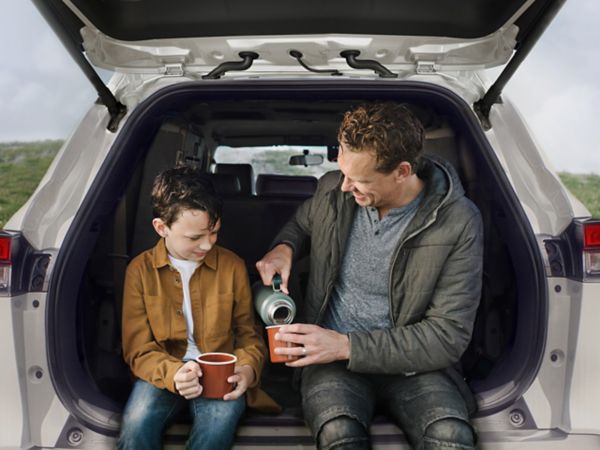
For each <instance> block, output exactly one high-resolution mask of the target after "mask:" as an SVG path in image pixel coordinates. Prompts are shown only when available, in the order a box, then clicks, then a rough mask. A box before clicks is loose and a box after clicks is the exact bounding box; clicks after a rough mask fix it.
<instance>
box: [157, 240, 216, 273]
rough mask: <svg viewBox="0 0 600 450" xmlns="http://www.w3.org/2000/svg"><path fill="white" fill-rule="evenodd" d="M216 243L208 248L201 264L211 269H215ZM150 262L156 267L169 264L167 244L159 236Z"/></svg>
mask: <svg viewBox="0 0 600 450" xmlns="http://www.w3.org/2000/svg"><path fill="white" fill-rule="evenodd" d="M216 247H217V246H216V245H215V246H214V247H213V248H211V249H210V251H209V252H208V253H207V254H206V257H205V258H204V261H202V264H203V265H206V266H208V267H209V268H211V269H212V270H217V249H216ZM152 264H153V265H154V267H155V268H156V269H159V268H161V267H164V266H168V265H169V252H167V246H166V245H165V238H160V240H159V241H158V243H157V244H156V246H155V247H154V252H153V255H152Z"/></svg>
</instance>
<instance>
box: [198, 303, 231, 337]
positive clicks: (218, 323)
mask: <svg viewBox="0 0 600 450" xmlns="http://www.w3.org/2000/svg"><path fill="white" fill-rule="evenodd" d="M233 299H234V295H233V292H230V293H227V294H219V295H217V296H216V297H214V298H213V299H211V301H209V302H208V303H207V305H206V308H205V315H204V330H205V331H204V333H203V334H204V336H205V337H206V339H207V340H208V341H214V340H217V341H221V340H222V338H223V337H229V336H230V335H231V333H232V332H233V330H232V329H231V319H232V315H233Z"/></svg>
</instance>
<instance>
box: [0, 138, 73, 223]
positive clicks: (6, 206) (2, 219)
mask: <svg viewBox="0 0 600 450" xmlns="http://www.w3.org/2000/svg"><path fill="white" fill-rule="evenodd" d="M62 144H63V141H36V142H9V143H0V228H2V227H3V226H4V224H5V223H6V221H7V220H8V219H9V218H10V217H11V216H12V215H13V214H14V213H15V212H16V211H17V210H18V209H19V208H20V207H21V205H22V204H23V203H25V201H26V200H27V199H28V198H29V196H30V195H31V194H32V193H33V191H34V190H35V188H36V187H37V185H38V184H39V182H40V180H41V179H42V177H43V176H44V174H45V173H46V170H48V166H49V165H50V163H51V162H52V159H53V158H54V156H56V153H57V152H58V150H59V149H60V147H61V145H62Z"/></svg>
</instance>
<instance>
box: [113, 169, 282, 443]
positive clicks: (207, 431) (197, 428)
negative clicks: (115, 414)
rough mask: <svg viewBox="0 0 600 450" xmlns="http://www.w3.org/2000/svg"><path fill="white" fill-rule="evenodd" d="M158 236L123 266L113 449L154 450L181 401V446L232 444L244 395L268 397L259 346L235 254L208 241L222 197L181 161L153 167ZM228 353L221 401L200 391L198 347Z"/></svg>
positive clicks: (263, 402)
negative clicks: (187, 430)
mask: <svg viewBox="0 0 600 450" xmlns="http://www.w3.org/2000/svg"><path fill="white" fill-rule="evenodd" d="M151 197H152V206H153V214H154V219H153V220H152V225H153V227H154V229H155V230H156V232H157V233H158V235H159V236H160V237H161V239H160V241H159V242H158V244H157V245H156V246H155V247H154V248H152V249H150V250H147V251H145V252H143V253H141V254H140V255H138V256H137V257H136V258H134V259H133V260H132V261H131V263H130V264H129V266H128V268H127V273H126V277H125V289H124V299H123V354H124V358H125V361H126V362H127V364H128V365H129V367H130V368H131V371H132V373H133V375H134V376H135V377H136V381H135V384H134V387H133V390H132V392H131V395H130V397H129V400H128V402H127V405H126V407H125V412H124V414H123V423H122V429H121V435H120V437H119V442H118V448H120V449H136V450H138V449H146V448H152V449H158V448H160V447H161V436H162V431H163V429H164V427H165V424H166V423H167V422H168V421H169V420H170V419H171V418H172V417H173V416H174V415H175V414H177V413H178V411H179V410H180V409H182V408H183V407H184V406H185V405H186V403H187V404H188V406H189V410H190V415H191V416H192V419H193V425H192V429H191V434H190V438H189V441H188V447H189V448H193V449H203V448H206V449H225V448H230V447H231V446H232V445H233V440H234V435H235V431H236V427H237V422H238V420H239V418H240V416H241V415H242V413H243V412H244V409H245V406H246V403H247V404H248V406H250V407H254V408H259V409H263V410H277V408H278V407H277V405H276V404H275V403H274V402H273V400H271V399H270V398H269V397H268V396H267V395H266V394H265V393H264V392H262V391H261V390H260V389H259V388H258V384H259V379H260V373H261V369H262V366H263V362H264V359H265V354H266V349H265V345H264V343H263V340H262V335H261V333H260V330H259V329H258V328H257V326H256V322H255V319H254V310H253V305H252V298H251V291H250V286H249V282H248V274H247V272H246V267H245V265H244V262H243V261H242V260H241V259H240V258H239V257H238V256H236V255H235V254H234V253H232V252H231V251H229V250H226V249H224V248H222V247H219V246H216V245H215V243H216V241H217V233H218V232H219V229H220V227H221V220H220V217H221V209H222V202H221V200H220V199H219V198H218V197H217V195H216V194H215V191H214V189H213V187H212V184H211V182H210V180H208V178H206V177H204V176H203V175H202V174H201V173H200V172H198V171H197V170H195V169H193V168H191V167H185V166H184V167H177V168H174V169H168V170H166V171H164V172H162V173H160V174H159V175H158V176H157V177H156V179H155V180H154V185H153V188H152V194H151ZM215 351H218V352H227V353H233V354H235V355H236V356H237V357H238V362H237V364H236V367H235V371H234V375H233V376H231V377H229V379H228V382H230V383H232V384H233V386H234V387H235V389H234V390H233V391H232V392H231V393H229V394H227V395H225V396H224V397H223V400H209V399H205V398H202V397H200V395H201V393H202V386H201V377H202V372H201V370H200V367H199V365H198V364H197V363H196V362H195V358H196V357H197V356H198V355H200V354H201V353H203V352H215Z"/></svg>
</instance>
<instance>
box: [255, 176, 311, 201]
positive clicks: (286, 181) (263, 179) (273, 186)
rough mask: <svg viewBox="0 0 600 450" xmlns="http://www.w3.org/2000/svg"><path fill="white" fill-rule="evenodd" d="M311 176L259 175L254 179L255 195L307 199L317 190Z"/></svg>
mask: <svg viewBox="0 0 600 450" xmlns="http://www.w3.org/2000/svg"><path fill="white" fill-rule="evenodd" d="M317 183H318V180H317V178H316V177H313V176H292V175H271V174H263V173H261V174H260V175H258V177H257V178H256V195H257V196H259V197H265V196H269V197H279V198H286V199H291V198H308V197H311V196H312V195H313V194H314V193H315V190H316V189H317Z"/></svg>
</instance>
